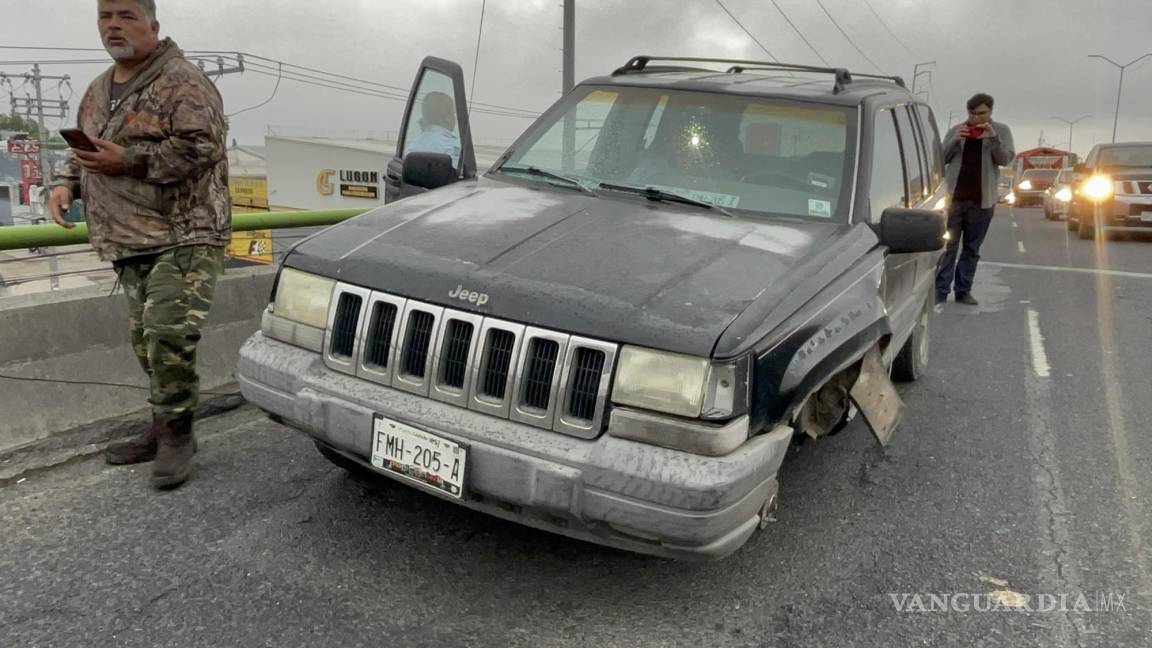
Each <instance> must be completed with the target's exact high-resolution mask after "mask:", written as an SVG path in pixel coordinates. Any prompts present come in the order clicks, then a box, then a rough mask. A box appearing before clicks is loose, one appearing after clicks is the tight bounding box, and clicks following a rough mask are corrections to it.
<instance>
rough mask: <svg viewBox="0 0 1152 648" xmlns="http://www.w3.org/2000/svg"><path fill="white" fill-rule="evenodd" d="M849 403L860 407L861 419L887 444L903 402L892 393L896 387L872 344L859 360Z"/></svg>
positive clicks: (882, 442)
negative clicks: (857, 373)
mask: <svg viewBox="0 0 1152 648" xmlns="http://www.w3.org/2000/svg"><path fill="white" fill-rule="evenodd" d="M849 395H850V396H851V397H852V402H854V403H856V406H857V407H859V408H860V413H862V414H863V415H864V422H865V423H867V424H868V428H869V429H871V430H872V434H873V435H875V436H876V440H877V441H878V442H879V443H880V445H882V446H887V445H888V440H889V439H891V438H892V432H893V431H894V430H895V429H896V426H897V425H899V424H900V420H901V419H903V418H904V409H905V406H904V401H903V399H901V398H900V394H898V393H896V386H895V385H893V384H892V379H891V378H890V377H889V376H888V370H887V369H886V368H885V367H884V362H883V361H882V360H881V358H880V348H879V347H872V349H871V350H870V351H868V353H865V354H864V359H863V360H861V361H860V374H859V375H858V376H857V377H856V384H854V385H852V390H851V391H850V392H849Z"/></svg>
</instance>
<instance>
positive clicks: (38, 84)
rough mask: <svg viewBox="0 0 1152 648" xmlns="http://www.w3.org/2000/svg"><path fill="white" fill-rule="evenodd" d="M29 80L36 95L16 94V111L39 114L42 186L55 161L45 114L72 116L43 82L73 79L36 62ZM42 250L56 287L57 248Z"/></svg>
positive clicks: (65, 117) (61, 101)
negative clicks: (42, 70) (45, 70)
mask: <svg viewBox="0 0 1152 648" xmlns="http://www.w3.org/2000/svg"><path fill="white" fill-rule="evenodd" d="M24 80H25V81H31V82H32V87H33V88H34V90H35V93H36V98H35V99H32V98H30V97H28V98H24V99H21V98H18V97H15V96H13V97H12V113H13V114H16V113H17V112H18V109H21V108H22V109H23V112H24V114H25V115H26V116H27V117H32V115H33V114H35V115H36V124H37V127H38V128H39V129H40V132H39V133H38V135H39V137H38V138H37V139H38V140H39V141H40V186H41V187H47V186H48V185H49V184H50V183H51V182H52V163H51V161H50V160H49V159H48V125H47V124H45V123H44V118H45V117H46V116H48V117H54V118H57V119H61V120H63V119H67V117H68V102H67V101H64V100H52V101H51V102H47V101H45V100H44V89H43V84H44V82H45V81H59V82H61V83H64V82H67V81H69V80H70V77H69V76H68V75H64V76H44V75H42V74H40V64H39V63H36V64H33V66H32V73H31V74H25V75H24ZM46 103H47V104H50V106H49V110H50V111H51V113H52V114H50V115H45V110H44V108H45V104H46ZM41 252H42V253H43V254H45V255H46V256H47V257H48V271H49V274H50V276H51V278H50V279H49V283H50V285H51V288H52V290H58V289H59V288H60V276H59V274H60V262H59V259H57V258H56V250H55V249H54V248H42V249H41Z"/></svg>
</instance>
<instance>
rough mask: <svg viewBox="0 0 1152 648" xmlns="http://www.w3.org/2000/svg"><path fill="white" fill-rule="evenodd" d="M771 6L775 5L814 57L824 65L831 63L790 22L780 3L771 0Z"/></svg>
mask: <svg viewBox="0 0 1152 648" xmlns="http://www.w3.org/2000/svg"><path fill="white" fill-rule="evenodd" d="M772 6H773V7H776V11H779V12H780V15H781V16H783V17H784V21H785V22H787V23H788V25H789V26H790V27H792V31H794V32H796V35H797V36H799V37H800V40H802V41H804V44H805V45H807V46H808V49H810V50H812V52H813V53H814V54H815V55H816V57H817V58H819V59H820V60H821V61H823V63H824V65H831V64H830V63H829V62H828V59H826V58H824V55H823V54H821V53H820V51H819V50H817V49H816V47H815V46H814V45H812V43H811V42H810V41H809V40H808V37H806V36H805V35H804V32H802V31H800V28H799V27H797V26H796V24H795V23H793V22H792V19H791V18H789V17H788V14H786V13H784V10H783V9H781V8H780V4H779V3H777V2H776V0H772Z"/></svg>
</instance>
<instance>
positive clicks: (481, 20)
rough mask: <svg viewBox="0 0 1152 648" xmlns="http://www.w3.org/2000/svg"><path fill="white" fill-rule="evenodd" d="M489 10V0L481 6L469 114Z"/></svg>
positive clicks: (470, 107)
mask: <svg viewBox="0 0 1152 648" xmlns="http://www.w3.org/2000/svg"><path fill="white" fill-rule="evenodd" d="M487 9H488V0H483V1H482V2H481V4H480V31H478V32H477V33H476V56H475V57H474V58H473V59H472V87H471V88H470V89H469V90H468V112H472V98H473V97H475V96H476V71H477V70H478V69H480V39H481V38H482V37H483V36H484V13H485V12H486V11H487Z"/></svg>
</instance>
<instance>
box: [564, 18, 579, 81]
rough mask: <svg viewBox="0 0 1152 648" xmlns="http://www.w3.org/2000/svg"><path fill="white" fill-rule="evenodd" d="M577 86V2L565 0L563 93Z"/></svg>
mask: <svg viewBox="0 0 1152 648" xmlns="http://www.w3.org/2000/svg"><path fill="white" fill-rule="evenodd" d="M575 85H576V0H564V76H563V79H562V92H563V94H568V91H570V90H571V89H572V88H573V87H574V86H575Z"/></svg>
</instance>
